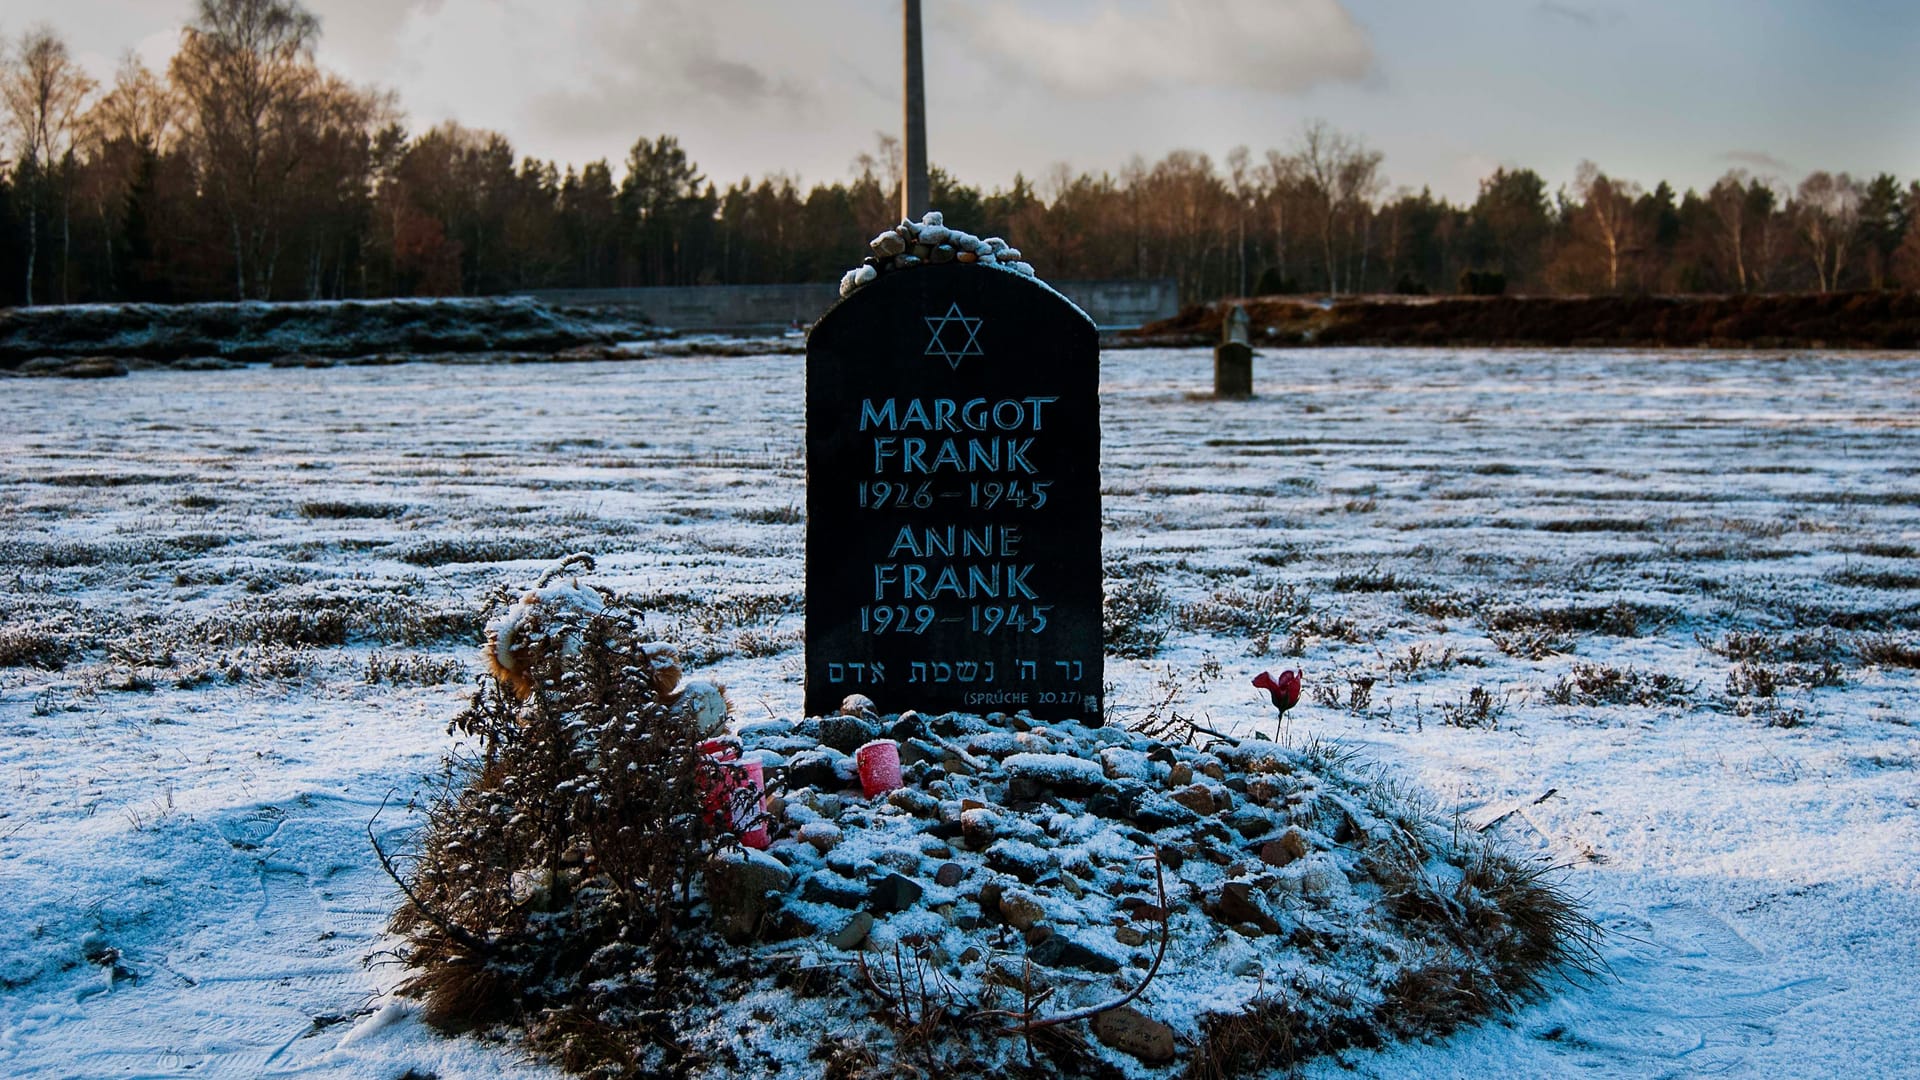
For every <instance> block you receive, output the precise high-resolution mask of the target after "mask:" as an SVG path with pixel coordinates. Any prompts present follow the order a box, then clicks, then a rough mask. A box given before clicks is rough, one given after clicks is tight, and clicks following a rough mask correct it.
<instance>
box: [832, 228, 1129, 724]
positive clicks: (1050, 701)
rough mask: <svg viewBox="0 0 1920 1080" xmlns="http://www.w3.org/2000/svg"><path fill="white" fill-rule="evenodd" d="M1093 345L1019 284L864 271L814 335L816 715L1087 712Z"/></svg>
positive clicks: (1091, 689)
mask: <svg viewBox="0 0 1920 1080" xmlns="http://www.w3.org/2000/svg"><path fill="white" fill-rule="evenodd" d="M1099 353H1100V346H1099V338H1098V335H1097V332H1096V330H1095V328H1094V325H1093V323H1092V322H1091V321H1090V320H1089V319H1088V318H1087V317H1086V316H1085V315H1084V314H1082V313H1081V312H1080V311H1079V309H1078V308H1076V307H1074V306H1073V304H1071V303H1070V302H1068V301H1067V300H1066V299H1065V298H1064V297H1062V296H1061V295H1060V294H1058V293H1056V292H1054V291H1053V290H1052V289H1050V288H1048V287H1046V286H1045V285H1042V284H1040V283H1039V282H1037V281H1035V280H1034V279H1033V278H1032V277H1030V276H1026V275H1024V274H1022V273H1016V272H1014V271H1013V270H1010V269H1004V268H1000V267H997V266H987V265H981V264H979V263H975V262H968V261H961V260H957V259H956V260H954V261H950V262H939V263H935V264H932V265H920V266H914V267H912V268H910V269H904V270H896V271H894V272H890V273H886V274H883V275H879V276H877V278H876V277H875V276H874V275H872V274H867V275H866V276H865V279H864V280H863V281H862V282H861V283H860V285H859V287H858V288H857V289H853V290H849V295H848V296H847V298H846V299H844V300H842V301H841V302H840V303H839V304H837V305H835V306H834V307H833V308H832V309H830V310H829V311H828V312H827V313H826V314H825V315H824V316H822V317H821V319H820V321H819V322H818V323H817V324H815V326H814V328H813V331H812V333H811V334H810V335H809V336H808V339H807V585H806V606H807V617H806V623H807V641H806V701H805V707H806V711H807V713H808V714H809V715H813V716H820V715H825V714H829V713H832V712H834V711H835V710H836V709H837V708H839V706H840V703H841V701H842V700H843V699H845V698H846V696H847V695H848V694H853V693H859V694H864V695H866V696H867V697H869V698H871V699H873V702H874V704H875V707H876V708H877V709H879V710H880V711H882V712H900V711H903V710H906V709H914V710H918V711H920V712H923V713H941V712H948V711H963V712H972V713H986V712H996V711H999V712H1017V711H1019V710H1021V709H1026V710H1028V711H1029V712H1031V713H1032V714H1033V715H1034V716H1035V717H1038V718H1042V719H1046V718H1063V717H1071V718H1074V719H1077V720H1080V721H1081V722H1083V723H1087V724H1098V723H1100V718H1101V714H1100V709H1101V688H1102V680H1103V678H1104V674H1105V671H1104V666H1103V659H1104V655H1105V654H1104V642H1103V641H1102V638H1101V622H1100V616H1101V567H1100V417H1099V394H1098V391H1099Z"/></svg>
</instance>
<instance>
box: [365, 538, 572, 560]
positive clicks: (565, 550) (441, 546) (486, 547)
mask: <svg viewBox="0 0 1920 1080" xmlns="http://www.w3.org/2000/svg"><path fill="white" fill-rule="evenodd" d="M577 546H578V545H576V544H574V543H573V542H572V541H569V540H561V539H542V538H539V537H530V536H469V537H452V536H449V537H438V538H435V539H431V540H419V541H416V542H414V543H411V544H408V545H406V546H405V547H403V548H401V549H400V551H399V552H398V558H399V559H400V561H402V562H406V563H411V564H412V565H414V566H450V565H454V564H459V563H503V562H522V561H526V560H530V559H541V560H554V559H559V558H562V557H564V556H565V555H567V554H569V553H570V552H572V551H573V550H574V549H575V548H576V547H577Z"/></svg>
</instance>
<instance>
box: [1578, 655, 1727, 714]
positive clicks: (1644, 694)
mask: <svg viewBox="0 0 1920 1080" xmlns="http://www.w3.org/2000/svg"><path fill="white" fill-rule="evenodd" d="M1696 689H1698V687H1697V686H1695V685H1694V684H1692V683H1689V682H1687V681H1686V680H1684V679H1681V678H1680V677H1678V676H1676V675H1669V674H1667V673H1666V672H1663V671H1643V670H1641V669H1639V668H1634V667H1625V668H1617V667H1614V666H1612V665H1610V664H1595V663H1588V662H1585V661H1576V662H1575V663H1574V665H1573V670H1572V671H1570V672H1568V673H1567V674H1564V675H1562V676H1560V678H1559V680H1558V681H1557V682H1555V683H1554V684H1553V685H1552V686H1550V687H1548V688H1547V691H1546V695H1545V696H1546V699H1547V702H1548V703H1549V704H1552V705H1648V706H1651V705H1685V704H1687V703H1689V702H1690V701H1691V700H1692V697H1693V693H1694V691H1695V690H1696Z"/></svg>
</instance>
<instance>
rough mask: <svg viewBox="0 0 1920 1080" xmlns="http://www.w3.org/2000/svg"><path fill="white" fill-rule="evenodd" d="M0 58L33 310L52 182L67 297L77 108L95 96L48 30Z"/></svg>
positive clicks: (0, 99)
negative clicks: (23, 207)
mask: <svg viewBox="0 0 1920 1080" xmlns="http://www.w3.org/2000/svg"><path fill="white" fill-rule="evenodd" d="M7 52H10V53H11V54H12V55H10V56H5V57H0V59H3V60H4V63H0V103H3V104H4V105H5V107H6V116H5V119H6V123H7V133H8V134H9V135H10V136H11V137H12V139H11V141H12V143H13V146H14V153H15V154H16V155H17V156H16V165H15V168H16V170H17V174H18V176H19V184H20V187H21V188H22V189H24V191H25V193H26V196H27V258H26V271H27V273H26V306H27V307H32V306H33V283H34V275H35V273H36V270H37V263H38V261H39V257H40V216H41V209H42V204H43V202H44V200H45V198H46V195H47V191H48V188H49V187H50V186H52V185H51V184H50V182H49V181H50V180H51V179H53V178H54V176H55V175H57V176H58V178H59V180H60V183H59V188H60V196H61V199H60V203H61V210H60V236H61V276H60V293H61V299H62V300H63V301H64V300H65V299H66V272H65V271H66V266H67V263H68V261H69V256H70V255H71V253H72V228H71V224H70V219H71V217H72V213H71V209H72V202H73V198H72V191H71V179H72V175H73V146H74V139H75V136H76V134H77V132H78V130H79V123H78V121H79V117H80V110H81V107H82V106H83V105H84V104H85V103H86V100H87V95H89V94H91V93H92V92H93V86H94V83H93V80H92V79H90V78H88V77H87V75H86V73H85V72H83V71H81V70H80V67H79V65H78V64H75V63H74V61H73V57H72V56H71V55H69V54H68V52H67V46H66V43H65V42H63V41H61V40H60V39H59V38H57V37H55V36H54V33H53V31H52V30H50V29H48V28H46V27H44V26H43V27H37V28H35V29H32V30H29V31H27V32H26V33H25V34H23V35H21V37H20V41H19V44H18V45H17V46H15V47H14V48H12V49H9V50H7Z"/></svg>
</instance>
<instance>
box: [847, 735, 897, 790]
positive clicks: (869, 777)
mask: <svg viewBox="0 0 1920 1080" xmlns="http://www.w3.org/2000/svg"><path fill="white" fill-rule="evenodd" d="M853 763H854V764H855V765H857V766H859V768H860V790H861V791H862V792H864V793H865V794H866V796H867V798H869V799H871V798H873V797H874V796H876V795H885V794H886V793H887V792H889V791H892V790H893V789H894V788H897V787H899V786H900V744H899V743H897V742H894V741H893V740H892V739H875V740H874V741H872V742H870V743H868V744H867V745H865V746H863V747H861V748H860V749H858V750H855V751H854V752H853Z"/></svg>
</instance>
